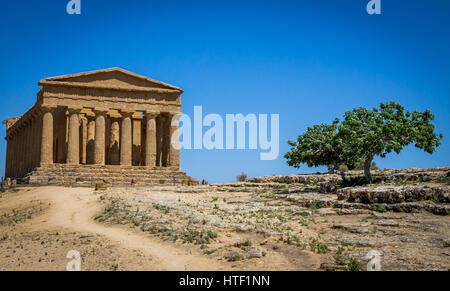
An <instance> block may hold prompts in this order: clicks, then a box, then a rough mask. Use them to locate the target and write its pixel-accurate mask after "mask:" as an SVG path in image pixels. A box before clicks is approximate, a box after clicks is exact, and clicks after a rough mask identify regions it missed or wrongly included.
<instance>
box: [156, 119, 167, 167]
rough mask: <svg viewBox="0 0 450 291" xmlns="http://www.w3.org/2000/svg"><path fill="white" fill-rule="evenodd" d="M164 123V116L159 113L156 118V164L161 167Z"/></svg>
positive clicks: (162, 163) (162, 162)
mask: <svg viewBox="0 0 450 291" xmlns="http://www.w3.org/2000/svg"><path fill="white" fill-rule="evenodd" d="M165 123H166V117H165V116H163V115H161V114H160V115H159V116H158V118H157V119H156V166H157V167H163V166H164V164H165V162H164V158H163V156H164V154H163V153H164V136H165V133H164V124H165Z"/></svg>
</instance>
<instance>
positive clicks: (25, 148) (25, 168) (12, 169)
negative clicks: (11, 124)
mask: <svg viewBox="0 0 450 291" xmlns="http://www.w3.org/2000/svg"><path fill="white" fill-rule="evenodd" d="M40 113H41V112H40V111H36V112H34V113H33V115H32V116H30V117H28V118H27V119H26V120H24V121H23V122H22V123H21V124H20V125H19V126H18V127H17V128H15V129H14V132H12V133H10V134H9V135H8V137H7V141H8V145H7V149H6V168H5V176H6V177H18V176H21V175H22V174H24V173H27V172H29V171H31V170H32V169H33V168H35V167H36V166H38V165H39V161H40V152H41V150H40V146H41V143H40V142H39V141H40V137H41V129H42V126H41V125H42V121H43V120H42V119H41V118H40Z"/></svg>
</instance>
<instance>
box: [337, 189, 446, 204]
mask: <svg viewBox="0 0 450 291" xmlns="http://www.w3.org/2000/svg"><path fill="white" fill-rule="evenodd" d="M337 194H338V200H347V201H348V202H355V203H364V204H373V203H387V204H395V203H403V202H416V201H429V200H433V201H435V202H440V203H448V201H449V193H448V190H447V189H446V188H438V187H437V188H429V187H423V186H408V187H387V186H382V187H353V188H344V189H339V190H338V191H337Z"/></svg>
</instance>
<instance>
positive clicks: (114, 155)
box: [109, 116, 120, 165]
mask: <svg viewBox="0 0 450 291" xmlns="http://www.w3.org/2000/svg"><path fill="white" fill-rule="evenodd" d="M110 118H111V135H110V141H109V147H110V148H109V162H110V164H111V165H120V123H119V120H120V119H119V117H117V116H110Z"/></svg>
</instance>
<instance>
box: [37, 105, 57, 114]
mask: <svg viewBox="0 0 450 291" xmlns="http://www.w3.org/2000/svg"><path fill="white" fill-rule="evenodd" d="M39 109H40V111H41V112H42V113H46V112H50V111H52V110H54V109H56V106H54V105H44V104H43V105H41V107H40V108H39Z"/></svg>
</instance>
